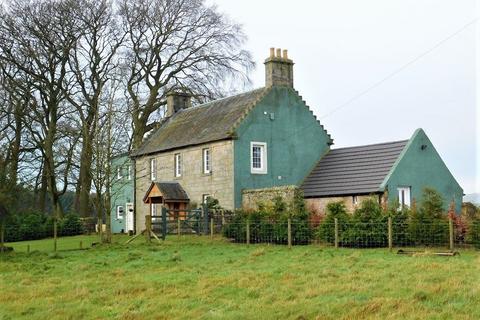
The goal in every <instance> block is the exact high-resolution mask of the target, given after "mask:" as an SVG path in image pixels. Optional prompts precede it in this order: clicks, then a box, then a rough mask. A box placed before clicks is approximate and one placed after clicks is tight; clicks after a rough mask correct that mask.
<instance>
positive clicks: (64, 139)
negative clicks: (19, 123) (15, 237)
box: [0, 0, 82, 216]
mask: <svg viewBox="0 0 480 320" xmlns="http://www.w3.org/2000/svg"><path fill="white" fill-rule="evenodd" d="M75 5H76V2H75V1H70V0H60V1H54V0H41V1H36V2H29V1H21V0H18V1H12V2H10V3H9V4H8V6H7V7H6V9H5V10H4V11H3V12H2V13H1V15H0V60H1V61H2V62H3V63H5V64H9V65H12V66H14V67H15V68H17V69H18V70H20V71H21V72H23V73H24V74H26V75H27V76H28V77H30V78H31V82H30V83H29V85H30V86H31V92H30V93H29V96H28V99H29V109H28V112H27V113H26V114H27V115H28V118H27V119H26V121H25V127H26V128H27V130H28V131H29V135H30V137H31V139H32V141H33V142H34V143H35V144H36V147H38V149H39V150H40V151H41V154H42V158H43V160H44V163H43V170H44V172H45V177H46V184H47V188H48V192H49V195H50V199H51V201H52V206H53V208H54V211H55V212H56V216H58V215H61V213H62V208H61V206H60V201H59V200H60V196H61V195H62V194H64V193H65V191H66V190H67V187H68V183H69V178H70V177H69V174H70V171H71V169H72V158H73V152H74V150H75V146H76V144H77V142H78V134H76V133H77V130H76V129H75V128H74V127H72V126H71V113H72V111H71V110H70V108H69V107H68V104H67V103H66V96H65V87H66V86H68V83H69V82H70V81H71V79H70V77H69V71H68V68H67V65H68V61H69V58H70V52H71V51H72V49H73V47H74V46H75V44H76V43H77V41H78V38H79V35H80V33H81V30H82V26H81V25H78V21H77V20H76V19H75V17H74V10H72V8H75ZM17 85H20V84H19V83H18V84H17Z"/></svg>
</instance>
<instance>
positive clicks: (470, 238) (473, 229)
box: [466, 219, 480, 249]
mask: <svg viewBox="0 0 480 320" xmlns="http://www.w3.org/2000/svg"><path fill="white" fill-rule="evenodd" d="M466 240H467V243H469V244H472V245H473V246H475V248H478V249H480V219H472V220H471V221H470V224H469V225H468V227H467V234H466Z"/></svg>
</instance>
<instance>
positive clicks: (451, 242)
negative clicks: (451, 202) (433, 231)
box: [448, 217, 454, 251]
mask: <svg viewBox="0 0 480 320" xmlns="http://www.w3.org/2000/svg"><path fill="white" fill-rule="evenodd" d="M448 229H449V230H448V231H449V234H450V250H451V251H453V247H454V246H453V219H452V217H449V218H448Z"/></svg>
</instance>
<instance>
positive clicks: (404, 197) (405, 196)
mask: <svg viewBox="0 0 480 320" xmlns="http://www.w3.org/2000/svg"><path fill="white" fill-rule="evenodd" d="M397 192H398V204H399V206H400V209H403V207H404V206H407V207H409V208H410V206H411V205H412V192H411V187H398V188H397Z"/></svg>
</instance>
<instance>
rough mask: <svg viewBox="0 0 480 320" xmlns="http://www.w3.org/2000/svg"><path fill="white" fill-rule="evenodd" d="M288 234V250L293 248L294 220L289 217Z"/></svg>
mask: <svg viewBox="0 0 480 320" xmlns="http://www.w3.org/2000/svg"><path fill="white" fill-rule="evenodd" d="M287 232H288V248H289V249H291V248H292V218H290V217H288V221H287Z"/></svg>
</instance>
